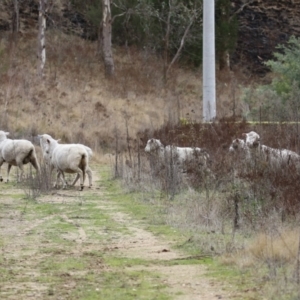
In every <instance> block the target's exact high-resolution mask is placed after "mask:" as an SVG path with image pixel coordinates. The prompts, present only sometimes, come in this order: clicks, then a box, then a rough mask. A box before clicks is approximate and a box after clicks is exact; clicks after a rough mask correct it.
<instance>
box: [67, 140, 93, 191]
mask: <svg viewBox="0 0 300 300" xmlns="http://www.w3.org/2000/svg"><path fill="white" fill-rule="evenodd" d="M78 145H81V144H78ZM82 146H84V147H85V149H86V151H87V153H88V155H89V158H91V157H92V156H93V151H92V149H91V148H90V147H87V146H85V145H82ZM86 174H87V176H88V179H89V188H91V187H92V186H93V172H92V170H91V168H90V166H87V169H86ZM79 178H80V175H79V174H77V175H76V177H75V179H74V181H73V182H72V183H71V186H74V185H75V183H76V182H77V181H78V179H79Z"/></svg>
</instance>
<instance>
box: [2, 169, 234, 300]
mask: <svg viewBox="0 0 300 300" xmlns="http://www.w3.org/2000/svg"><path fill="white" fill-rule="evenodd" d="M95 175H96V176H95V177H97V174H95ZM103 180H104V179H100V178H98V180H96V183H95V184H94V187H93V188H92V189H91V190H85V191H84V192H78V191H77V190H75V189H69V190H64V191H61V190H54V191H53V192H52V193H51V194H50V195H46V196H41V197H38V198H37V199H36V200H32V199H26V197H25V195H26V188H22V187H20V186H19V185H15V184H13V183H10V184H3V183H2V185H1V188H2V189H1V192H0V248H1V254H0V278H1V280H0V298H1V299H22V300H23V299H189V300H190V299H203V300H205V299H207V300H210V299H233V295H232V294H231V293H230V287H229V286H228V284H227V285H226V286H225V284H224V285H223V284H221V283H220V282H219V281H217V280H216V279H210V278H209V277H208V276H207V275H206V273H207V267H206V266H205V264H201V263H195V262H191V263H189V262H188V261H187V259H185V257H186V256H187V255H186V254H184V253H181V252H180V251H177V250H174V249H173V248H172V242H170V241H167V240H165V239H162V238H158V237H157V236H155V235H154V234H153V233H151V232H150V231H149V230H147V227H148V226H147V222H146V221H145V220H137V219H135V218H134V217H133V215H130V214H128V213H126V212H124V210H123V209H122V207H120V205H119V204H117V203H116V202H114V201H112V200H111V199H110V193H109V192H108V191H107V190H106V189H105V184H103Z"/></svg>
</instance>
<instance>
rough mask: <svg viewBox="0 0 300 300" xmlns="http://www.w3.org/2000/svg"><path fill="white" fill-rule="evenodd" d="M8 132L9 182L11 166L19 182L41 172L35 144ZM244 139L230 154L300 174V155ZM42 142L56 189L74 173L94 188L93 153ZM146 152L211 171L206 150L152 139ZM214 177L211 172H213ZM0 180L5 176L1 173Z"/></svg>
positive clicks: (249, 136) (1, 140)
mask: <svg viewBox="0 0 300 300" xmlns="http://www.w3.org/2000/svg"><path fill="white" fill-rule="evenodd" d="M8 135H9V133H8V132H5V131H0V168H1V166H2V165H3V163H4V162H6V163H7V164H8V169H7V181H9V173H10V169H11V167H12V166H17V167H19V169H20V176H19V178H18V181H20V180H21V179H22V177H23V173H24V167H23V166H24V165H25V164H27V163H31V164H32V166H33V167H34V168H35V169H36V171H37V172H38V173H39V172H40V166H39V162H38V159H37V155H36V150H35V147H34V145H33V144H32V143H31V142H30V141H28V140H25V139H20V140H12V139H9V138H7V136H8ZM243 137H244V139H238V138H237V139H234V140H233V141H232V143H231V145H230V147H229V151H230V152H233V153H238V154H240V155H242V156H243V158H244V160H245V161H246V162H250V163H251V162H253V161H255V160H256V159H257V158H259V159H260V161H264V162H265V163H266V164H268V165H269V166H270V167H273V168H277V169H278V168H282V167H284V166H287V165H294V166H295V167H296V169H297V170H299V171H300V155H298V154H297V153H296V152H294V151H291V150H287V149H274V148H271V147H268V146H266V145H262V144H261V142H260V136H259V134H258V133H256V132H254V131H251V132H249V133H244V134H243ZM38 138H39V142H40V146H41V149H42V153H43V159H44V161H45V163H46V164H47V165H48V166H49V167H50V174H51V173H52V171H53V170H56V171H57V176H56V183H55V186H56V187H57V186H58V183H59V180H61V181H62V183H63V188H65V187H66V186H67V182H66V180H65V176H64V173H75V174H77V175H76V178H75V180H74V181H73V183H72V185H75V183H76V182H77V180H78V179H80V190H83V187H84V181H85V177H86V174H87V175H88V178H89V186H90V187H91V186H92V171H91V169H90V167H89V159H90V157H91V156H92V154H93V152H92V150H91V149H90V148H89V147H87V146H85V145H82V144H59V140H55V139H54V138H52V137H51V136H50V135H48V134H43V135H39V136H38ZM145 152H146V153H148V154H151V155H152V157H154V158H155V159H156V160H157V161H158V162H160V163H163V164H164V163H165V162H166V159H168V161H169V162H173V163H176V164H177V165H179V166H181V167H182V169H184V168H185V166H186V165H187V164H193V165H194V166H196V167H199V168H201V169H202V170H207V171H208V172H209V173H210V170H209V166H208V165H209V161H210V156H209V154H208V153H207V151H206V150H204V149H201V148H198V147H176V146H173V145H172V146H171V145H168V146H164V145H163V144H162V143H161V141H160V140H158V139H154V138H152V139H149V140H148V142H147V145H146V147H145ZM210 174H211V173H210ZM0 181H3V177H2V175H1V172H0Z"/></svg>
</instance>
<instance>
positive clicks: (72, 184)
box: [71, 173, 80, 186]
mask: <svg viewBox="0 0 300 300" xmlns="http://www.w3.org/2000/svg"><path fill="white" fill-rule="evenodd" d="M79 178H80V175H79V174H78V173H77V174H76V177H75V179H74V181H73V182H72V183H71V186H74V185H75V183H76V182H77V181H78V179H79Z"/></svg>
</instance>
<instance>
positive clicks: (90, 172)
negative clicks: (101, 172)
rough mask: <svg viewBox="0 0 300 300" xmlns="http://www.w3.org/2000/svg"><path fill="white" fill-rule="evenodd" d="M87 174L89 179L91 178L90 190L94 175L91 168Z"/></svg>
mask: <svg viewBox="0 0 300 300" xmlns="http://www.w3.org/2000/svg"><path fill="white" fill-rule="evenodd" d="M86 174H87V175H88V178H89V188H91V187H92V185H93V173H92V170H91V169H90V168H89V167H88V168H87V170H86Z"/></svg>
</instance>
